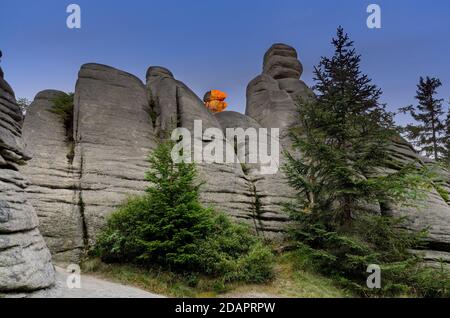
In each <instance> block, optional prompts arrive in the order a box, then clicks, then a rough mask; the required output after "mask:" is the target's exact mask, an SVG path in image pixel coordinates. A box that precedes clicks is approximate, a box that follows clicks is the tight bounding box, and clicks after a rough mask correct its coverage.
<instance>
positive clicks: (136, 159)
mask: <svg viewBox="0 0 450 318" xmlns="http://www.w3.org/2000/svg"><path fill="white" fill-rule="evenodd" d="M74 139H75V158H74V166H77V167H78V168H77V170H79V171H80V189H81V194H80V198H79V204H80V207H81V209H82V211H83V213H82V214H83V216H84V220H85V224H86V226H85V229H86V234H85V236H86V238H87V239H88V240H89V243H90V244H92V243H93V242H94V241H95V236H96V234H97V233H98V231H99V229H100V228H101V227H102V226H103V225H104V223H105V217H106V216H107V215H108V214H109V213H110V212H111V211H113V210H114V208H115V207H117V205H119V204H120V203H122V202H123V201H124V200H125V199H126V198H127V197H129V196H131V195H139V194H143V193H144V191H145V188H146V187H147V186H148V184H147V182H146V181H145V179H144V175H145V172H146V171H147V170H148V165H147V162H146V159H147V157H148V155H149V153H150V151H151V149H153V148H154V146H155V139H154V135H153V126H152V121H151V117H150V115H149V104H148V100H147V92H146V89H145V86H144V85H143V84H142V82H141V81H140V80H139V79H138V78H137V77H135V76H133V75H131V74H128V73H125V72H123V71H119V70H117V69H114V68H112V67H108V66H104V65H98V64H86V65H83V66H82V67H81V70H80V72H79V77H78V82H77V85H76V90H75V105H74Z"/></svg>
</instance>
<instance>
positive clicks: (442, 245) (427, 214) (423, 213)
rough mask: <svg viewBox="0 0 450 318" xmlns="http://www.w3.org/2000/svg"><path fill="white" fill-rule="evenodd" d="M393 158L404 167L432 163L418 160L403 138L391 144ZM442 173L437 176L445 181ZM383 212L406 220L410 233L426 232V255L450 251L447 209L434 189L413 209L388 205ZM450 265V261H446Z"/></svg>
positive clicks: (448, 212) (411, 207)
mask: <svg viewBox="0 0 450 318" xmlns="http://www.w3.org/2000/svg"><path fill="white" fill-rule="evenodd" d="M392 156H393V157H394V158H395V159H397V160H399V161H400V162H402V163H405V164H411V163H414V162H417V163H418V164H419V165H427V164H432V162H430V160H428V159H425V160H424V159H423V158H422V157H420V156H419V155H418V154H417V153H416V152H415V151H414V150H413V148H412V146H411V145H410V144H408V143H407V142H406V141H405V140H403V139H402V138H398V139H397V140H394V141H393V145H392ZM445 173H446V172H445V171H444V170H442V171H440V172H439V174H442V177H444V178H445ZM384 213H386V214H388V215H389V214H392V215H395V216H402V217H406V224H405V225H406V226H407V227H408V228H410V229H412V230H416V231H420V230H423V229H428V240H429V246H428V250H427V251H426V252H427V255H434V256H436V255H440V254H441V256H443V257H444V259H445V258H448V257H447V256H448V252H450V206H449V205H448V203H447V202H446V201H445V200H444V198H443V197H442V196H441V195H440V194H439V193H438V191H437V189H430V190H429V191H427V192H426V193H425V196H424V198H422V199H421V200H419V201H418V202H417V203H416V204H414V206H408V205H403V206H389V207H385V210H384ZM447 261H448V262H449V263H450V258H448V259H447Z"/></svg>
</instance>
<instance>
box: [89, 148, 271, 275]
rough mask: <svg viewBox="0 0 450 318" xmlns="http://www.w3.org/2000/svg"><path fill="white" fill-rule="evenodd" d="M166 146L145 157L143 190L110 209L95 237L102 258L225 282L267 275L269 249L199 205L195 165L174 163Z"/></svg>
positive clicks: (252, 236) (234, 225)
mask: <svg viewBox="0 0 450 318" xmlns="http://www.w3.org/2000/svg"><path fill="white" fill-rule="evenodd" d="M172 146H173V144H172V143H170V142H165V143H161V144H160V145H159V146H158V147H157V148H156V149H155V150H154V151H153V152H152V154H151V155H150V156H149V162H150V167H151V168H150V170H149V171H148V173H147V174H146V179H147V180H148V181H149V182H150V183H151V186H150V187H148V188H147V194H146V195H145V196H143V197H138V198H134V199H130V200H129V201H128V202H126V203H125V204H123V205H122V206H121V207H120V208H119V209H118V211H116V212H115V213H113V214H112V216H111V217H110V218H109V220H108V223H107V226H106V228H105V229H104V231H103V232H102V233H101V234H100V236H99V237H98V241H97V252H98V254H99V255H100V256H101V257H102V259H103V260H104V261H107V262H130V263H135V264H139V265H143V266H153V265H159V266H162V267H163V268H166V269H169V270H172V271H177V272H191V273H192V272H193V273H201V274H206V275H209V276H213V277H218V278H220V279H222V280H223V281H225V282H227V281H246V282H255V283H258V282H264V281H267V280H268V279H270V278H271V276H272V254H271V252H270V250H269V249H268V248H267V247H265V246H263V244H262V242H261V241H260V240H259V239H258V238H257V237H256V236H254V235H253V234H251V233H250V231H249V229H248V228H247V227H246V226H244V225H242V224H235V223H233V222H231V221H230V220H229V219H228V218H227V217H226V216H225V215H223V214H216V213H215V212H214V211H213V210H212V209H210V208H205V207H203V206H202V204H201V203H200V201H199V188H200V186H201V184H199V183H198V182H196V177H197V171H196V167H195V165H194V164H188V163H184V162H182V163H174V162H173V160H172V158H171V150H172Z"/></svg>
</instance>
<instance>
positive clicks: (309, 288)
mask: <svg viewBox="0 0 450 318" xmlns="http://www.w3.org/2000/svg"><path fill="white" fill-rule="evenodd" d="M276 259H277V261H276V264H275V278H274V279H273V280H272V281H271V282H270V283H267V284H262V285H248V284H239V283H233V284H226V285H224V284H223V283H221V282H220V281H218V280H215V279H211V278H208V277H203V276H200V277H197V276H192V277H185V276H181V275H179V274H174V273H171V272H167V271H163V270H160V269H156V268H152V269H143V268H140V267H137V266H134V265H118V264H105V263H102V262H101V261H100V260H99V259H89V260H87V261H85V262H84V263H83V266H82V267H83V272H84V273H86V274H92V275H95V276H97V277H100V278H103V279H107V280H110V281H114V282H117V283H121V284H124V285H131V286H135V287H138V288H141V289H144V290H147V291H149V292H152V293H156V294H161V295H165V296H169V297H194V298H204V297H288V298H291V297H295V298H342V297H351V296H352V295H351V294H349V293H347V292H345V291H344V290H342V289H340V288H338V287H336V286H335V285H334V283H333V281H332V280H330V279H327V278H325V277H323V276H320V275H317V274H315V273H311V272H309V271H306V270H303V269H301V268H298V266H296V265H295V264H294V257H293V255H292V254H291V253H284V254H282V255H279V256H278V257H277V258H276Z"/></svg>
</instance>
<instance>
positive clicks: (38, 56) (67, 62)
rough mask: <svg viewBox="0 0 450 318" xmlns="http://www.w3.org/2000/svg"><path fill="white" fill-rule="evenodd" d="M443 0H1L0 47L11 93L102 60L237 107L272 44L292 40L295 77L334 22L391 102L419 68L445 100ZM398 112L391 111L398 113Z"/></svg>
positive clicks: (404, 92)
mask: <svg viewBox="0 0 450 318" xmlns="http://www.w3.org/2000/svg"><path fill="white" fill-rule="evenodd" d="M70 3H76V4H79V5H80V6H81V9H82V17H81V19H82V28H81V29H80V30H70V29H68V28H67V27H66V18H67V16H68V14H67V13H66V7H67V5H69V4H70ZM370 3H377V4H379V5H380V6H381V9H382V28H381V29H380V30H374V29H368V28H367V26H366V18H367V16H368V14H367V13H366V7H367V5H368V4H370ZM449 15H450V1H448V0H433V1H425V0H395V1H393V0H371V1H365V0H333V1H332V0H308V1H303V0H270V1H269V0H208V1H207V0H164V1H157V0H146V1H144V0H127V1H118V0H109V1H107V0H94V1H93V0H71V1H65V0H40V1H34V0H27V1H26V0H15V1H9V0H0V49H2V50H3V59H2V67H3V69H4V71H5V74H6V78H7V80H8V81H9V82H10V84H11V85H12V86H13V88H14V90H15V91H16V95H17V96H18V97H27V98H29V99H32V98H33V97H34V95H35V94H36V93H37V92H39V91H40V90H43V89H48V88H53V89H59V90H64V91H73V90H74V85H75V81H76V77H77V72H78V70H79V68H80V66H81V65H82V64H84V63H87V62H97V63H102V64H108V65H111V66H114V67H117V68H120V69H122V70H125V71H128V72H130V73H133V74H135V75H137V76H138V77H140V78H141V79H142V80H144V77H145V72H146V70H147V68H148V67H149V66H151V65H161V66H165V67H167V68H169V69H170V70H172V71H173V73H174V74H175V76H176V77H177V79H179V80H182V81H183V82H185V83H186V84H187V85H188V86H189V87H191V88H192V89H193V90H194V91H195V92H196V93H197V94H198V95H199V96H203V94H204V93H205V92H206V91H207V90H210V89H220V90H223V91H226V92H227V93H228V94H229V99H228V101H229V103H230V107H229V110H236V111H241V112H242V111H244V110H245V90H246V86H247V84H248V82H249V81H250V80H251V79H253V78H254V77H255V76H256V75H258V74H260V72H261V66H262V56H263V54H264V52H265V51H266V49H267V48H269V47H270V45H271V44H273V43H275V42H284V43H287V44H290V45H292V46H294V47H296V48H297V50H298V52H299V56H300V59H301V62H302V63H303V66H304V69H305V70H304V74H303V76H302V78H303V80H305V82H306V83H307V84H309V85H311V84H312V69H313V65H316V64H317V63H318V61H319V59H320V56H322V55H330V54H331V52H332V51H331V50H332V49H331V46H330V39H331V37H332V36H333V35H334V34H335V30H336V27H337V26H338V25H342V26H343V27H344V28H345V30H346V31H347V32H348V33H349V34H350V36H351V38H352V39H353V40H354V41H355V43H356V47H357V50H358V51H359V53H361V54H362V56H363V64H362V69H363V71H364V72H365V73H367V74H369V76H370V77H372V79H373V80H374V83H376V84H377V85H379V86H380V87H381V88H382V89H383V91H384V95H383V101H384V102H387V103H388V104H389V107H390V109H396V108H397V107H400V106H405V105H408V104H411V103H412V102H413V101H414V100H413V97H414V93H415V88H416V87H415V86H416V84H417V82H418V78H419V76H421V75H423V76H425V75H430V76H437V77H439V78H440V79H441V80H442V82H443V84H444V86H443V87H442V89H441V96H442V97H443V98H445V99H446V100H448V99H449V98H450V18H449ZM405 120H407V119H406V118H399V121H400V122H402V121H405Z"/></svg>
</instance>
